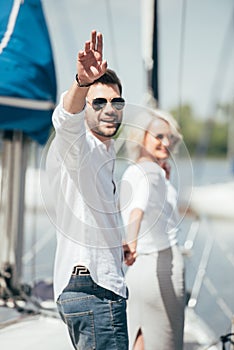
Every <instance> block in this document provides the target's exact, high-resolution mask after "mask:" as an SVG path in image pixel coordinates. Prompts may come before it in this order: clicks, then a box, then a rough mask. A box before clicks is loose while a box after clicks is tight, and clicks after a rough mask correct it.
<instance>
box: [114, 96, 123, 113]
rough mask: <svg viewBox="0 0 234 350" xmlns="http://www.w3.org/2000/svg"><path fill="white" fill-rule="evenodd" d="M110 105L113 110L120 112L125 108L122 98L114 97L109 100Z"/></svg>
mask: <svg viewBox="0 0 234 350" xmlns="http://www.w3.org/2000/svg"><path fill="white" fill-rule="evenodd" d="M111 104H112V106H113V107H114V108H115V109H117V110H118V111H121V109H123V108H124V106H125V101H124V99H123V98H122V97H115V98H113V99H112V100H111Z"/></svg>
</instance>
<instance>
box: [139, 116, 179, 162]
mask: <svg viewBox="0 0 234 350" xmlns="http://www.w3.org/2000/svg"><path fill="white" fill-rule="evenodd" d="M171 137H172V136H171V130H170V126H169V124H168V123H167V122H165V121H164V120H162V119H157V120H155V121H153V122H152V123H151V124H150V127H149V129H148V130H147V131H146V133H145V138H144V142H143V147H144V153H145V152H146V153H147V154H148V155H150V156H151V157H153V158H154V159H157V160H164V159H167V158H168V157H169V155H170V153H169V150H168V147H169V146H170V140H171Z"/></svg>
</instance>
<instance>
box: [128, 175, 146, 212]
mask: <svg viewBox="0 0 234 350" xmlns="http://www.w3.org/2000/svg"><path fill="white" fill-rule="evenodd" d="M134 187H135V188H133V189H132V194H133V195H132V201H131V209H132V210H133V209H136V208H138V209H141V210H142V211H145V210H146V207H147V204H148V200H149V181H148V179H147V177H146V176H144V177H143V176H142V177H141V178H140V179H139V181H137V183H136V184H135V186H134Z"/></svg>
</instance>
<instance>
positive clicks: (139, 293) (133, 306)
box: [126, 245, 185, 350]
mask: <svg viewBox="0 0 234 350" xmlns="http://www.w3.org/2000/svg"><path fill="white" fill-rule="evenodd" d="M126 282H127V286H128V289H129V299H128V303H127V317H128V331H129V344H130V350H132V348H133V345H134V342H135V340H136V337H137V334H138V332H139V330H141V332H142V334H143V338H144V346H145V350H157V349H158V350H182V349H183V330H184V308H185V287H184V262H183V257H182V255H181V252H180V250H179V247H178V246H177V245H176V246H173V247H172V248H168V249H165V250H163V251H160V252H157V253H153V254H147V255H139V256H138V257H137V259H136V262H135V263H134V264H133V265H132V266H131V267H129V268H128V270H127V273H126Z"/></svg>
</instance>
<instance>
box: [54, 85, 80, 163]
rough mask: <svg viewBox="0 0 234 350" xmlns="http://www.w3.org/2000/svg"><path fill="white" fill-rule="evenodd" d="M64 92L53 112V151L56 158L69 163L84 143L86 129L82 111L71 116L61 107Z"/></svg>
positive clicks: (75, 158)
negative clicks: (67, 160)
mask: <svg viewBox="0 0 234 350" xmlns="http://www.w3.org/2000/svg"><path fill="white" fill-rule="evenodd" d="M65 93H66V92H64V93H63V94H62V95H61V98H60V102H59V104H58V105H57V107H56V108H55V110H54V113H53V116H52V122H53V126H54V129H55V135H54V140H53V143H54V150H55V152H56V154H57V158H60V159H62V160H63V161H64V159H68V157H69V162H70V163H71V157H73V160H75V161H76V160H77V156H78V154H79V150H80V149H81V148H83V147H84V145H85V143H86V141H85V140H86V128H85V123H84V115H85V113H84V110H83V111H81V112H80V113H76V114H71V113H69V112H67V111H66V110H65V109H64V107H63V98H64V95H65Z"/></svg>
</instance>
